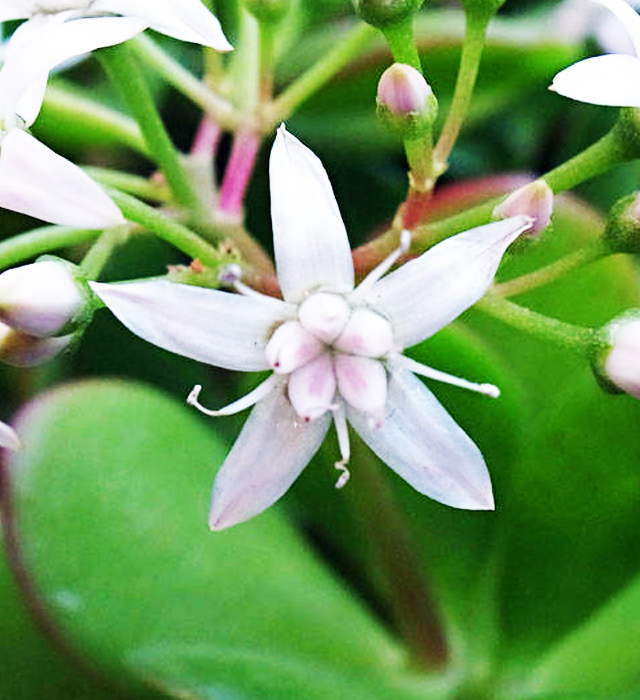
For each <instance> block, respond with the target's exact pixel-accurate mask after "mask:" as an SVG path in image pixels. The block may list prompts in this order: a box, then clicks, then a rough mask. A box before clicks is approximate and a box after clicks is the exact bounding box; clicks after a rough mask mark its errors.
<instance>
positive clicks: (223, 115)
mask: <svg viewBox="0 0 640 700" xmlns="http://www.w3.org/2000/svg"><path fill="white" fill-rule="evenodd" d="M129 44H130V45H131V48H132V49H133V51H134V53H135V54H136V56H137V57H138V58H139V59H140V60H141V61H142V62H143V63H145V64H146V65H147V66H149V68H152V69H153V70H154V71H155V72H157V73H158V74H159V75H161V76H162V77H163V78H164V79H165V80H166V81H167V82H168V83H169V84H170V85H173V87H175V88H176V90H178V91H179V92H181V93H182V94H183V95H185V96H186V97H188V98H189V99H190V100H191V101H192V102H194V103H195V104H197V105H198V107H200V108H201V109H202V110H204V111H205V112H206V113H207V114H208V115H209V117H211V119H213V121H215V122H216V124H218V125H219V126H221V127H222V128H224V129H229V130H233V129H235V128H237V126H238V116H237V115H236V113H235V111H234V109H233V105H231V103H230V102H228V101H227V100H225V99H224V98H222V97H220V96H219V95H216V94H215V93H214V92H213V91H212V90H211V89H210V88H209V87H208V86H207V84H206V83H205V82H203V81H202V80H199V79H198V78H196V77H195V76H194V75H193V73H190V72H189V71H188V70H186V68H183V67H182V66H181V65H180V63H178V62H177V61H176V60H174V59H173V58H172V57H171V56H169V55H168V54H166V53H165V52H164V51H163V50H162V49H161V48H160V47H159V46H158V45H157V44H156V43H155V42H154V41H153V40H152V39H151V38H149V37H148V36H145V35H144V34H140V35H139V36H137V37H136V38H135V39H132V40H131V41H130V42H129Z"/></svg>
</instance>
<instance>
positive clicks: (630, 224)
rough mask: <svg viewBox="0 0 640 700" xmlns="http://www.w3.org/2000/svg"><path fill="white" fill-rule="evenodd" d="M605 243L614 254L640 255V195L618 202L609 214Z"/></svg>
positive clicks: (632, 195) (624, 198) (630, 196)
mask: <svg viewBox="0 0 640 700" xmlns="http://www.w3.org/2000/svg"><path fill="white" fill-rule="evenodd" d="M604 242H605V243H606V245H607V246H608V247H609V249H610V250H611V251H612V252H614V253H632V254H633V253H640V193H639V192H636V193H635V194H631V195H629V196H627V197H623V198H622V199H620V200H618V201H617V202H616V203H615V204H614V205H613V207H611V210H610V212H609V219H608V220H607V226H606V228H605V230H604Z"/></svg>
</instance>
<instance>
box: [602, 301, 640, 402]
mask: <svg viewBox="0 0 640 700" xmlns="http://www.w3.org/2000/svg"><path fill="white" fill-rule="evenodd" d="M605 332H606V334H607V336H608V337H607V340H608V343H609V346H610V348H611V349H610V350H609V352H608V354H607V355H606V358H605V360H604V364H603V369H604V374H605V376H606V378H607V379H609V381H611V382H613V384H614V385H615V386H616V387H617V388H618V389H619V390H621V391H624V392H626V393H627V394H631V396H635V398H636V399H640V314H638V313H635V314H629V315H625V316H623V317H622V318H620V319H615V320H614V321H612V322H611V323H610V324H609V325H608V326H607V327H606V329H605Z"/></svg>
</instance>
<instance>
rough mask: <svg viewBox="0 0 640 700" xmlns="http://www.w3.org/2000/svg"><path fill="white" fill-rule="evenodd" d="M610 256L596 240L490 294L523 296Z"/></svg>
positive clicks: (496, 286)
mask: <svg viewBox="0 0 640 700" xmlns="http://www.w3.org/2000/svg"><path fill="white" fill-rule="evenodd" d="M610 254H611V251H610V250H609V248H607V247H606V246H605V245H604V244H603V243H602V241H600V240H598V241H596V242H595V243H593V244H591V245H589V246H586V247H584V248H579V249H578V250H574V251H573V252H571V253H569V254H568V255H565V256H564V257H562V258H560V259H559V260H555V261H554V262H552V263H550V264H549V265H546V266H545V267H542V268H540V269H539V270H535V271H534V272H530V273H528V274H526V275H521V276H520V277H516V278H515V279H512V280H508V281H507V282H502V283H501V284H496V285H495V286H494V287H493V289H492V290H491V293H492V294H496V295H497V296H502V297H511V296H515V295H516V294H523V293H524V292H528V291H529V290H531V289H535V288H536V287H540V286H541V285H543V284H549V283H550V282H554V281H555V280H557V279H560V278H561V277H564V276H565V275H567V274H569V273H570V272H572V271H573V270H575V269H577V268H579V267H582V266H583V265H587V264H588V263H591V262H594V261H595V260H599V259H600V258H602V257H605V256H606V255H610Z"/></svg>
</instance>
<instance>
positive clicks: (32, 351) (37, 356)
mask: <svg viewBox="0 0 640 700" xmlns="http://www.w3.org/2000/svg"><path fill="white" fill-rule="evenodd" d="M72 339H73V334H71V335H63V336H59V337H56V338H41V337H39V336H35V335H29V334H28V333H23V332H22V331H17V330H15V329H14V328H11V326H7V325H6V324H4V323H0V362H4V363H6V364H8V365H13V366H14V367H33V366H34V365H40V364H43V363H44V362H48V361H49V360H52V359H53V358H54V357H55V356H56V355H59V354H60V353H61V352H62V351H63V350H65V349H66V348H67V347H69V344H70V343H71V340H72Z"/></svg>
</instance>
